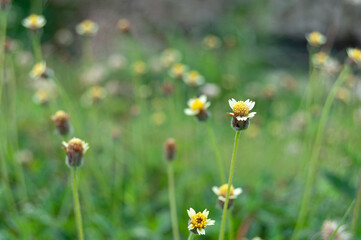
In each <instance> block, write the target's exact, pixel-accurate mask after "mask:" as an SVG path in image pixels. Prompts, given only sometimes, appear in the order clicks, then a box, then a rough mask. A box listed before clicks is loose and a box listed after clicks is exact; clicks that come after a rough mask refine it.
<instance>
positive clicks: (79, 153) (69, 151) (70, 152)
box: [63, 138, 89, 168]
mask: <svg viewBox="0 0 361 240" xmlns="http://www.w3.org/2000/svg"><path fill="white" fill-rule="evenodd" d="M63 146H64V147H63V149H64V150H65V151H66V159H65V163H66V164H67V165H68V167H70V168H77V167H80V166H81V165H82V164H83V157H84V154H85V153H86V151H87V150H88V149H89V145H88V143H86V142H84V141H83V140H80V139H79V138H72V139H71V140H70V141H69V142H65V141H63Z"/></svg>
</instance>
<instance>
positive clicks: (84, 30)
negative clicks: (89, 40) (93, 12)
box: [75, 20, 99, 36]
mask: <svg viewBox="0 0 361 240" xmlns="http://www.w3.org/2000/svg"><path fill="white" fill-rule="evenodd" d="M75 30H76V32H77V33H78V34H79V35H82V36H94V35H95V34H96V33H97V32H98V30H99V26H98V24H96V23H95V22H93V21H91V20H84V21H82V22H81V23H79V24H78V25H77V26H76V28H75Z"/></svg>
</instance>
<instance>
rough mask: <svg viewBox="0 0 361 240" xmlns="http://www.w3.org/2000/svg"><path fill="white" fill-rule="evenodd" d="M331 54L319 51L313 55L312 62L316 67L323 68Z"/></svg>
mask: <svg viewBox="0 0 361 240" xmlns="http://www.w3.org/2000/svg"><path fill="white" fill-rule="evenodd" d="M328 59H329V56H328V54H327V53H325V52H319V53H316V54H314V55H313V56H312V63H313V65H315V67H318V68H321V67H323V66H325V65H326V62H327V61H328Z"/></svg>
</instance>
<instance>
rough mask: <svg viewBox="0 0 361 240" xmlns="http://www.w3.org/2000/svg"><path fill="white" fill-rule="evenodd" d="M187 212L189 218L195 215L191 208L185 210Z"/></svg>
mask: <svg viewBox="0 0 361 240" xmlns="http://www.w3.org/2000/svg"><path fill="white" fill-rule="evenodd" d="M187 213H188V216H189V217H190V218H192V217H193V216H194V215H196V211H194V209H193V208H190V209H189V210H187Z"/></svg>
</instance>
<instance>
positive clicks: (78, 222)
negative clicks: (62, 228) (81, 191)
mask: <svg viewBox="0 0 361 240" xmlns="http://www.w3.org/2000/svg"><path fill="white" fill-rule="evenodd" d="M76 171H77V169H76V168H73V169H72V173H73V197H74V213H75V219H76V226H77V229H78V236H79V240H84V234H83V223H82V219H81V210H80V203H79V196H78V188H77V172H76Z"/></svg>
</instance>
